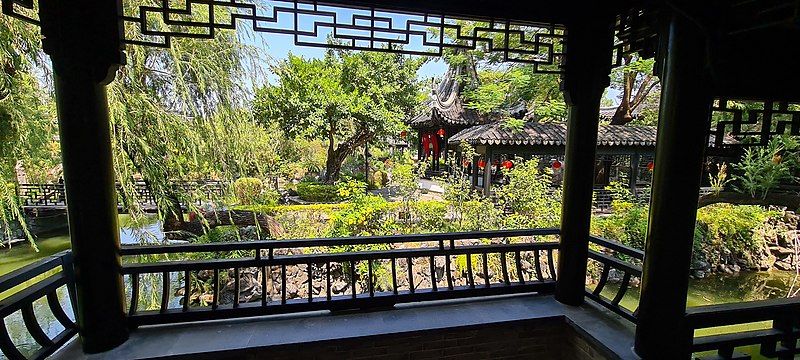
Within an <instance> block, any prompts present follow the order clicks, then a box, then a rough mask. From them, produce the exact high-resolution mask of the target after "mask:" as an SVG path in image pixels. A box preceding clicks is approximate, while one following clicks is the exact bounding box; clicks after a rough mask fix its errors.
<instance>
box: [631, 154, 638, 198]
mask: <svg viewBox="0 0 800 360" xmlns="http://www.w3.org/2000/svg"><path fill="white" fill-rule="evenodd" d="M639 157H640V155H639V153H635V154H631V164H630V165H631V168H630V173H629V174H628V186H630V189H631V195H633V197H634V198H635V197H636V182H637V181H639Z"/></svg>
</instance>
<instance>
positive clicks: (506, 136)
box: [449, 122, 656, 146]
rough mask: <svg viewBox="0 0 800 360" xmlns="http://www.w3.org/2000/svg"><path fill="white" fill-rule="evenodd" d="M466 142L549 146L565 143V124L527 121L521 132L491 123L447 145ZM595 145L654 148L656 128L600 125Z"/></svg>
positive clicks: (450, 141) (452, 139)
mask: <svg viewBox="0 0 800 360" xmlns="http://www.w3.org/2000/svg"><path fill="white" fill-rule="evenodd" d="M461 141H466V142H468V143H470V144H471V145H551V146H563V145H565V144H566V143H567V125H566V124H564V123H538V122H527V123H525V126H524V127H523V128H522V129H520V130H514V129H508V128H506V127H505V126H504V125H503V123H492V124H486V125H478V126H473V127H471V128H469V129H464V130H462V131H460V132H458V133H457V134H455V135H454V136H453V137H451V138H450V140H449V143H451V144H458V143H460V142H461ZM597 144H598V145H601V146H655V144H656V127H655V126H631V125H600V128H599V131H598V134H597Z"/></svg>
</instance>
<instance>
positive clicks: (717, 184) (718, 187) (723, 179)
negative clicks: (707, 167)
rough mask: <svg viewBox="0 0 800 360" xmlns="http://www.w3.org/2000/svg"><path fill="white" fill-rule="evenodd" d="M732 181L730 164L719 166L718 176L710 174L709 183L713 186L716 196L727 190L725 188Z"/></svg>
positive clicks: (712, 189)
mask: <svg viewBox="0 0 800 360" xmlns="http://www.w3.org/2000/svg"><path fill="white" fill-rule="evenodd" d="M730 181H731V179H728V164H726V163H722V164H719V165H718V167H717V174H716V175H711V174H710V173H709V174H708V183H709V184H710V185H711V192H712V193H713V194H715V195H719V193H720V192H722V190H725V186H726V185H728V183H729V182H730Z"/></svg>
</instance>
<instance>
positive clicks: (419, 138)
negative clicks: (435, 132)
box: [417, 130, 422, 161]
mask: <svg viewBox="0 0 800 360" xmlns="http://www.w3.org/2000/svg"><path fill="white" fill-rule="evenodd" d="M417 160H418V161H422V130H417Z"/></svg>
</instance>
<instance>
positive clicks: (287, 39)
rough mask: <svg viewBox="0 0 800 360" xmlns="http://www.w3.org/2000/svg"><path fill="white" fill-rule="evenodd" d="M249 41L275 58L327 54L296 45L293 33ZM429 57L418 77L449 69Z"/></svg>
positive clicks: (323, 50) (322, 50)
mask: <svg viewBox="0 0 800 360" xmlns="http://www.w3.org/2000/svg"><path fill="white" fill-rule="evenodd" d="M247 42H248V43H251V44H252V45H255V46H258V47H260V48H261V49H265V52H266V53H267V54H268V55H269V56H270V57H272V58H273V59H275V60H282V59H286V58H287V57H288V55H289V53H290V52H291V53H292V54H294V55H295V56H302V57H305V58H321V57H322V56H323V55H324V54H325V49H322V48H317V47H310V46H297V45H295V44H294V37H293V36H291V35H283V34H256V37H255V39H250V40H248V41H247ZM429 58H430V60H429V61H428V62H427V63H425V64H424V65H423V66H422V67H421V68H420V69H419V71H418V72H417V78H419V79H420V80H425V79H429V78H431V77H436V76H441V75H444V73H445V72H446V71H447V64H445V62H444V61H443V60H442V59H440V58H437V57H433V56H431V57H429Z"/></svg>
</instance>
